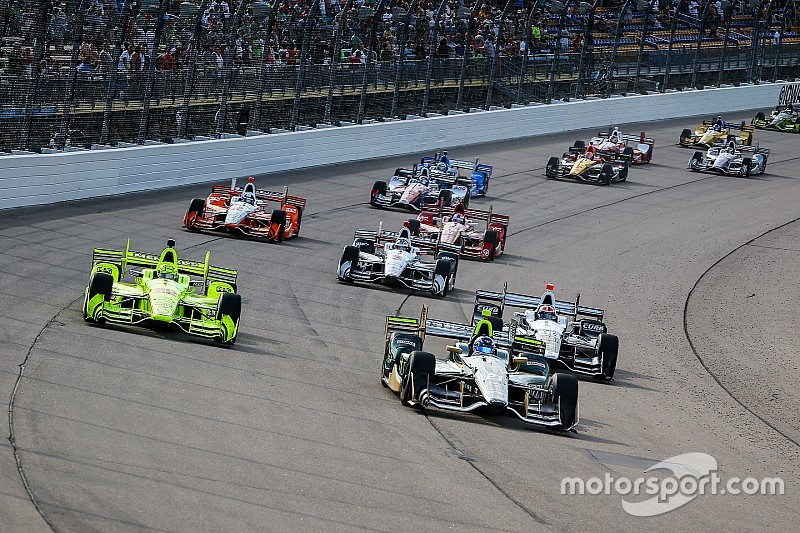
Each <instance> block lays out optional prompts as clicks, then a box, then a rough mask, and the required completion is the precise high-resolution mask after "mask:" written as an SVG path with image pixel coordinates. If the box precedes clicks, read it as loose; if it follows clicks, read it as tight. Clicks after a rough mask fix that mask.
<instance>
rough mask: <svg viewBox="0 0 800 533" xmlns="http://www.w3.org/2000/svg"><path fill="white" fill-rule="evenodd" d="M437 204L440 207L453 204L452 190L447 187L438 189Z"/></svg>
mask: <svg viewBox="0 0 800 533" xmlns="http://www.w3.org/2000/svg"><path fill="white" fill-rule="evenodd" d="M438 204H439V205H440V206H441V207H450V206H451V205H453V191H451V190H448V189H445V190H443V191H439V201H438Z"/></svg>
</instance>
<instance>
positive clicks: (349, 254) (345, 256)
mask: <svg viewBox="0 0 800 533" xmlns="http://www.w3.org/2000/svg"><path fill="white" fill-rule="evenodd" d="M360 253H361V252H360V250H359V249H358V247H357V246H345V247H344V251H343V252H342V258H341V259H340V260H339V267H340V269H341V266H342V265H343V264H345V263H347V262H348V261H349V262H350V265H351V266H350V268H351V269H352V268H353V266H355V265H358V258H359V254H360ZM337 277H338V278H339V280H341V281H346V282H348V283H352V282H353V278H351V277H341V276H338V275H337Z"/></svg>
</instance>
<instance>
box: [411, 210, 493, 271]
mask: <svg viewBox="0 0 800 533" xmlns="http://www.w3.org/2000/svg"><path fill="white" fill-rule="evenodd" d="M478 221H480V222H485V223H486V230H485V231H482V230H479V229H478V228H477V223H478ZM508 221H509V217H508V216H506V215H500V214H498V213H494V212H492V210H491V208H490V209H489V211H480V210H478V209H466V208H465V207H464V204H457V205H456V206H454V207H445V206H441V207H438V208H432V209H431V210H427V209H426V210H424V211H423V212H422V213H420V214H419V216H418V217H417V219H416V220H413V219H412V220H409V221H408V222H406V226H408V228H409V229H410V230H411V234H412V235H418V236H420V237H421V238H423V239H428V240H430V241H431V242H432V243H437V245H438V246H439V247H440V249H441V250H445V251H448V252H455V253H458V254H459V255H460V256H461V257H472V258H475V259H482V260H484V261H493V260H494V258H495V257H500V256H501V255H502V254H503V252H504V251H505V247H506V236H507V234H508Z"/></svg>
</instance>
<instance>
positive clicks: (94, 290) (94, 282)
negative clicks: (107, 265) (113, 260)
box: [83, 272, 114, 322]
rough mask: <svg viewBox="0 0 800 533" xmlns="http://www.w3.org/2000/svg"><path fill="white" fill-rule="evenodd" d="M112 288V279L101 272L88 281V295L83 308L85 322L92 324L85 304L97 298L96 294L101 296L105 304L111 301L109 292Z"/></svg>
mask: <svg viewBox="0 0 800 533" xmlns="http://www.w3.org/2000/svg"><path fill="white" fill-rule="evenodd" d="M113 288H114V278H113V276H110V275H109V274H105V273H103V272H95V273H94V275H93V276H92V279H91V280H90V281H89V294H88V295H87V298H86V303H84V306H83V319H84V320H86V321H87V322H93V321H94V320H92V318H91V317H89V315H88V313H87V311H88V309H87V308H86V307H87V304H88V303H89V300H91V299H92V298H94V297H95V296H97V295H98V294H102V295H103V301H104V302H107V301H109V300H111V290H112V289H113Z"/></svg>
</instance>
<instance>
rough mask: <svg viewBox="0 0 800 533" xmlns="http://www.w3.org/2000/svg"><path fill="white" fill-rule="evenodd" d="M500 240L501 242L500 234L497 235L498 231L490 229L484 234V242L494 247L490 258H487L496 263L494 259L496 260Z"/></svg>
mask: <svg viewBox="0 0 800 533" xmlns="http://www.w3.org/2000/svg"><path fill="white" fill-rule="evenodd" d="M499 240H500V234H499V233H497V231H495V230H493V229H488V230H486V232H485V233H484V234H483V242H485V243H488V244H491V245H492V247H491V250H490V253H489V257H487V258H486V259H487V260H488V261H494V259H495V257H494V256H495V250H496V249H497V242H498V241H499Z"/></svg>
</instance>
